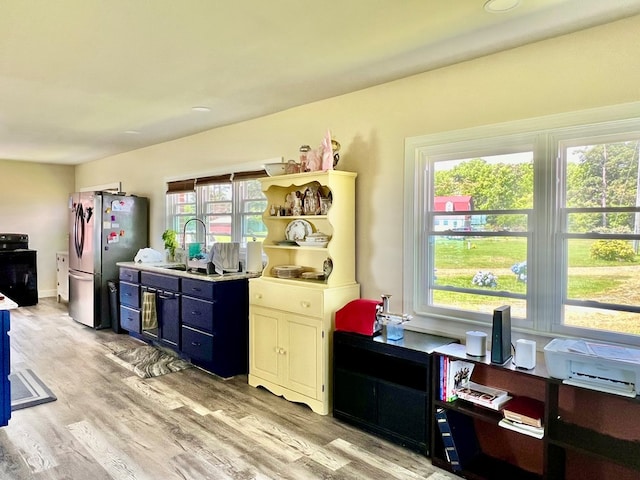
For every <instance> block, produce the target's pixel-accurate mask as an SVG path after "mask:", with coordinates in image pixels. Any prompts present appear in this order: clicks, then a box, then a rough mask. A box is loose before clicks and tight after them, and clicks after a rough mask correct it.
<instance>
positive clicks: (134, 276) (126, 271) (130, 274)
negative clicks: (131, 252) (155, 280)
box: [120, 268, 140, 283]
mask: <svg viewBox="0 0 640 480" xmlns="http://www.w3.org/2000/svg"><path fill="white" fill-rule="evenodd" d="M120 280H124V281H125V282H131V283H138V282H139V281H140V270H135V269H133V268H121V269H120Z"/></svg>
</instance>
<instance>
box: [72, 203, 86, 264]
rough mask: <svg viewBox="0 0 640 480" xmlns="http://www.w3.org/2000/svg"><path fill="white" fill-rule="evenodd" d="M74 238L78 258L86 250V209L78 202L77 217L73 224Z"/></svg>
mask: <svg viewBox="0 0 640 480" xmlns="http://www.w3.org/2000/svg"><path fill="white" fill-rule="evenodd" d="M73 238H74V242H75V247H76V254H77V255H78V258H82V252H83V251H84V209H83V207H82V203H78V206H77V207H76V218H75V222H74V224H73Z"/></svg>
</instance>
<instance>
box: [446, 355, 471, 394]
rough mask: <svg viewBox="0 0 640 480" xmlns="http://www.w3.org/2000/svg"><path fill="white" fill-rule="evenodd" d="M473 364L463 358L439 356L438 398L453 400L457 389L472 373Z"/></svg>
mask: <svg viewBox="0 0 640 480" xmlns="http://www.w3.org/2000/svg"><path fill="white" fill-rule="evenodd" d="M473 366H474V364H473V363H471V362H465V361H464V360H453V359H451V358H449V357H447V356H444V355H443V356H441V357H440V379H441V381H440V400H442V401H443V402H453V401H454V400H456V399H457V398H458V396H457V391H458V389H459V388H460V387H462V385H464V384H466V383H467V382H468V381H469V379H470V378H471V373H473Z"/></svg>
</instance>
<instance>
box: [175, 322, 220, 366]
mask: <svg viewBox="0 0 640 480" xmlns="http://www.w3.org/2000/svg"><path fill="white" fill-rule="evenodd" d="M182 352H183V353H184V354H185V355H186V356H188V357H189V358H195V359H198V360H202V361H205V362H211V361H213V335H210V334H207V333H203V332H199V331H197V330H193V329H191V328H189V327H187V326H184V325H183V326H182Z"/></svg>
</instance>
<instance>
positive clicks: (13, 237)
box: [0, 233, 38, 307]
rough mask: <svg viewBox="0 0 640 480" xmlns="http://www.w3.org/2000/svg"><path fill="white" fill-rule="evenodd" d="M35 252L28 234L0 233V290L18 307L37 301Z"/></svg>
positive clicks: (34, 303)
mask: <svg viewBox="0 0 640 480" xmlns="http://www.w3.org/2000/svg"><path fill="white" fill-rule="evenodd" d="M36 254H37V252H36V251H35V250H29V235H27V234H24V233H0V292H2V293H3V294H4V295H6V296H7V297H9V298H10V299H11V300H13V301H14V302H16V303H17V304H18V305H19V306H20V307H27V306H29V305H36V304H37V303H38V273H37V267H36V265H37V258H36V257H37V255H36Z"/></svg>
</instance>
